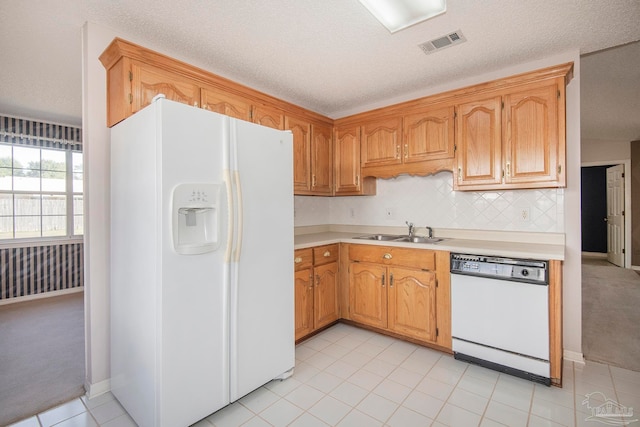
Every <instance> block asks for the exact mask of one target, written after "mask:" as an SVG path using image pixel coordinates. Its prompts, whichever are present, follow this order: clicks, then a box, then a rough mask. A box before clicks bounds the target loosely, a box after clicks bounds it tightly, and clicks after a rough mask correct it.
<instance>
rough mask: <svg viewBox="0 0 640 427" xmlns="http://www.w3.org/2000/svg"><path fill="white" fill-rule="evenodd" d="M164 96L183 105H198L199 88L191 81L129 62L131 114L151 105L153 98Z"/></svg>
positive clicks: (136, 62) (159, 69)
mask: <svg viewBox="0 0 640 427" xmlns="http://www.w3.org/2000/svg"><path fill="white" fill-rule="evenodd" d="M158 94H164V96H165V97H166V98H167V99H170V100H172V101H177V102H181V103H183V104H188V105H193V106H195V107H198V106H199V105H200V86H199V85H198V84H197V83H196V82H195V81H192V80H189V79H186V78H185V77H183V76H181V75H179V74H174V73H171V72H169V71H166V70H163V69H161V68H156V67H151V66H149V65H146V64H142V63H140V62H138V61H132V62H131V101H132V103H131V104H132V107H131V112H132V113H135V112H137V111H140V110H141V109H143V108H144V107H146V106H147V105H149V104H151V101H152V100H153V97H154V96H156V95H158Z"/></svg>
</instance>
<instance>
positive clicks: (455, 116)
mask: <svg viewBox="0 0 640 427" xmlns="http://www.w3.org/2000/svg"><path fill="white" fill-rule="evenodd" d="M453 118H454V119H457V118H458V112H457V111H454V112H453Z"/></svg>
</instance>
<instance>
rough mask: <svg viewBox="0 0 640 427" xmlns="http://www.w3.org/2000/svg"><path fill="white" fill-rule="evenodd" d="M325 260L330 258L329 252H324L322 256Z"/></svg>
mask: <svg viewBox="0 0 640 427" xmlns="http://www.w3.org/2000/svg"><path fill="white" fill-rule="evenodd" d="M322 255H323V256H324V257H325V258H328V257H330V256H331V252H329V251H325V253H323V254H322Z"/></svg>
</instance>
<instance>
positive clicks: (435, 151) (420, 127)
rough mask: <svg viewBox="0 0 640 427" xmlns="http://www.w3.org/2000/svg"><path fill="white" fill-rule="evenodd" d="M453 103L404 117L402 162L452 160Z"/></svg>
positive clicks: (453, 139)
mask: <svg viewBox="0 0 640 427" xmlns="http://www.w3.org/2000/svg"><path fill="white" fill-rule="evenodd" d="M454 113H455V108H454V107H453V106H451V107H446V108H439V109H437V110H427V111H421V112H419V113H415V114H409V115H407V116H404V118H403V129H404V145H403V149H402V153H403V154H402V155H403V161H404V162H405V163H409V162H422V161H425V160H438V159H451V158H453V149H454V142H455V138H454V130H455V125H454Z"/></svg>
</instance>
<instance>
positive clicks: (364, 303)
mask: <svg viewBox="0 0 640 427" xmlns="http://www.w3.org/2000/svg"><path fill="white" fill-rule="evenodd" d="M386 272H387V268H386V267H384V266H380V265H376V264H368V263H353V264H351V266H350V276H349V312H350V315H351V320H353V321H355V322H360V323H364V324H365V325H371V326H375V327H378V328H386V327H387V289H386V284H385V277H386Z"/></svg>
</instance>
